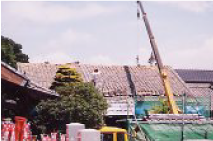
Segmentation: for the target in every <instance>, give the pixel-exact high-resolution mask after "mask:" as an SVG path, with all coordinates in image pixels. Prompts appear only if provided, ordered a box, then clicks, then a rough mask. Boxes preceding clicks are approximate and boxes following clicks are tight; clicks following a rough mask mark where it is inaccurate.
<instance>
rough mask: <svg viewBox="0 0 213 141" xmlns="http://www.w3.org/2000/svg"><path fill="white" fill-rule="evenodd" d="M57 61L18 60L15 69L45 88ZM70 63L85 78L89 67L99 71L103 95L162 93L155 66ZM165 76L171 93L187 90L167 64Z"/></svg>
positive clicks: (90, 76)
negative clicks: (26, 61) (52, 62)
mask: <svg viewBox="0 0 213 141" xmlns="http://www.w3.org/2000/svg"><path fill="white" fill-rule="evenodd" d="M58 66H59V64H47V63H18V69H19V71H21V72H23V73H25V74H26V76H28V77H29V78H30V79H31V80H33V81H35V82H36V83H38V84H39V85H41V86H43V87H46V88H49V87H50V86H51V83H52V82H53V80H54V77H55V74H56V71H57V68H58ZM70 66H71V67H73V68H76V70H77V71H78V72H79V73H81V74H82V76H83V79H84V81H85V82H90V81H92V80H93V79H94V75H93V71H94V69H98V71H99V72H100V73H99V74H98V75H97V76H96V86H97V87H98V88H99V89H100V90H101V91H103V92H104V94H105V96H115V95H117V96H119V95H133V94H134V93H133V92H136V93H137V95H161V94H163V93H164V89H163V85H162V82H161V79H160V76H159V73H158V69H157V68H156V67H155V66H103V65H88V64H75V63H72V64H70ZM167 70H168V72H169V73H168V74H169V75H168V76H169V78H170V79H169V80H170V82H171V87H172V89H173V92H174V94H176V95H182V94H183V93H190V92H189V89H188V88H187V87H186V85H185V83H184V82H183V81H182V79H181V78H180V77H179V76H178V74H177V73H176V72H175V71H174V70H172V69H171V68H169V67H167Z"/></svg>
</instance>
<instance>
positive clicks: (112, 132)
mask: <svg viewBox="0 0 213 141" xmlns="http://www.w3.org/2000/svg"><path fill="white" fill-rule="evenodd" d="M99 131H100V132H101V141H128V138H127V131H126V130H125V129H121V128H116V127H109V126H103V127H102V128H101V129H100V130H99Z"/></svg>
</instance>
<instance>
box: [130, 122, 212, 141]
mask: <svg viewBox="0 0 213 141" xmlns="http://www.w3.org/2000/svg"><path fill="white" fill-rule="evenodd" d="M139 126H140V128H141V129H142V132H140V131H139V132H137V138H138V139H137V138H130V140H131V141H139V140H141V139H142V140H146V141H181V140H186V139H212V140H213V125H212V124H162V123H153V124H149V123H139ZM130 128H135V124H134V123H131V124H130ZM130 132H131V130H130Z"/></svg>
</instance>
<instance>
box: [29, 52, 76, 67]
mask: <svg viewBox="0 0 213 141" xmlns="http://www.w3.org/2000/svg"><path fill="white" fill-rule="evenodd" d="M30 62H31V63H42V62H49V63H54V64H60V63H69V62H73V59H72V58H71V57H70V56H69V55H67V54H66V53H64V52H60V51H56V52H52V53H49V54H45V55H38V56H36V57H34V58H32V59H30Z"/></svg>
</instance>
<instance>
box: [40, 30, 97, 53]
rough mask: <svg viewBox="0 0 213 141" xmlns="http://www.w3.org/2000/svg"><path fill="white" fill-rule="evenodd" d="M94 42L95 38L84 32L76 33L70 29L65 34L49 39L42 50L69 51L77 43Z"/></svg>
mask: <svg viewBox="0 0 213 141" xmlns="http://www.w3.org/2000/svg"><path fill="white" fill-rule="evenodd" d="M93 41H95V37H94V36H93V35H92V34H89V33H86V32H78V31H74V30H72V29H67V30H66V31H65V32H62V33H61V34H59V35H58V34H56V35H55V36H54V37H52V38H51V40H50V41H48V42H47V43H46V44H45V45H44V46H43V49H45V50H47V51H48V50H56V49H58V48H60V49H61V50H63V49H69V48H73V47H75V46H76V44H79V43H82V42H83V43H85V44H86V43H88V42H90V43H91V42H93Z"/></svg>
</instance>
